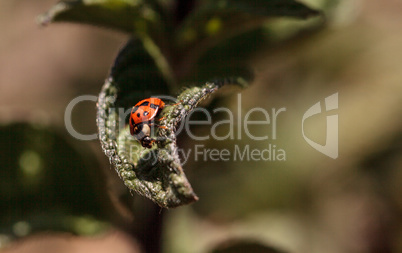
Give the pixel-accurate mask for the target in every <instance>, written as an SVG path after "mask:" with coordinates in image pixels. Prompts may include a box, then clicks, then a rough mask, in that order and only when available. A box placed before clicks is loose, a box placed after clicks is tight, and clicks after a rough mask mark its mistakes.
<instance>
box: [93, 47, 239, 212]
mask: <svg viewBox="0 0 402 253" xmlns="http://www.w3.org/2000/svg"><path fill="white" fill-rule="evenodd" d="M141 45H142V44H141V43H139V42H138V40H132V41H131V42H130V43H128V45H127V46H126V47H125V48H124V49H123V50H122V51H121V53H120V54H119V56H118V57H117V60H116V63H115V65H114V67H113V68H112V71H111V77H110V78H109V79H108V80H107V81H106V83H105V85H104V86H103V88H102V91H101V93H100V95H99V100H98V114H97V123H98V130H99V139H100V142H101V145H102V148H103V150H104V152H105V154H106V155H107V156H108V157H109V159H110V163H111V164H112V165H113V166H114V167H115V169H116V171H117V173H118V174H119V176H120V178H121V179H122V180H123V182H124V183H125V185H126V186H127V187H128V188H129V189H131V190H133V191H135V192H137V193H139V194H141V195H143V196H145V197H147V198H149V199H151V200H152V201H154V202H155V203H157V204H158V205H160V206H161V207H165V208H171V207H176V206H180V205H184V204H188V203H192V202H194V201H196V200H197V199H198V198H197V196H196V195H195V193H194V192H193V190H192V188H191V185H190V183H189V182H188V180H187V178H186V176H185V174H184V172H183V168H182V167H181V163H180V160H179V157H178V154H177V150H178V147H177V145H176V136H175V131H176V129H177V126H178V125H179V123H180V122H181V121H182V120H183V119H184V118H185V117H186V116H187V115H188V114H189V113H190V112H191V111H192V110H193V109H194V108H195V107H196V106H197V105H198V103H199V102H200V101H202V100H203V99H205V98H206V97H207V96H208V95H209V94H211V93H213V92H215V91H216V90H217V89H218V88H220V87H221V86H223V85H225V84H230V83H233V84H238V85H241V86H244V85H246V81H245V80H243V79H242V78H233V79H225V80H221V81H216V82H213V83H207V84H205V85H203V86H200V87H192V88H187V89H184V90H183V91H182V93H181V94H180V95H179V96H178V98H177V100H178V101H179V103H178V104H175V105H172V106H167V107H166V108H165V109H164V110H163V116H164V119H163V120H161V121H159V123H158V124H160V125H161V126H164V127H165V128H166V129H158V130H157V132H156V136H157V138H156V140H157V147H154V148H153V149H144V148H142V147H141V146H140V145H139V143H138V141H137V140H135V139H134V137H133V136H131V135H130V133H129V129H128V127H127V126H125V125H127V124H126V118H127V115H119V111H128V112H129V110H130V108H131V107H132V106H133V105H134V104H135V103H137V102H138V101H139V100H140V99H144V98H147V97H150V96H151V95H160V94H165V95H166V94H169V91H168V89H167V87H168V86H167V83H166V82H165V81H164V79H163V77H162V75H161V74H160V73H159V72H158V69H157V67H156V64H155V62H154V61H153V59H152V58H151V57H150V56H149V55H147V54H146V52H145V50H144V48H143V47H141Z"/></svg>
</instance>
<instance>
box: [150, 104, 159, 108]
mask: <svg viewBox="0 0 402 253" xmlns="http://www.w3.org/2000/svg"><path fill="white" fill-rule="evenodd" d="M149 107H151V108H152V109H158V106H157V105H156V104H152V103H151V105H150V106H149Z"/></svg>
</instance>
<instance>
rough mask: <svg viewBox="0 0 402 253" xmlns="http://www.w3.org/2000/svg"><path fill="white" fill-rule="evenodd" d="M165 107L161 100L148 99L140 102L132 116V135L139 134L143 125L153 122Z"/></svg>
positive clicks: (132, 111) (133, 110) (134, 108)
mask: <svg viewBox="0 0 402 253" xmlns="http://www.w3.org/2000/svg"><path fill="white" fill-rule="evenodd" d="M164 107H165V103H164V102H163V101H162V100H161V99H159V98H152V97H151V98H147V99H144V100H141V101H140V102H138V103H137V104H136V105H135V106H134V107H133V109H132V110H131V114H130V133H131V135H134V134H139V133H140V132H141V129H142V125H143V124H144V123H147V124H148V125H149V122H150V121H152V120H153V119H154V118H155V117H156V116H157V115H158V114H159V113H160V112H161V111H162V109H163V108H164Z"/></svg>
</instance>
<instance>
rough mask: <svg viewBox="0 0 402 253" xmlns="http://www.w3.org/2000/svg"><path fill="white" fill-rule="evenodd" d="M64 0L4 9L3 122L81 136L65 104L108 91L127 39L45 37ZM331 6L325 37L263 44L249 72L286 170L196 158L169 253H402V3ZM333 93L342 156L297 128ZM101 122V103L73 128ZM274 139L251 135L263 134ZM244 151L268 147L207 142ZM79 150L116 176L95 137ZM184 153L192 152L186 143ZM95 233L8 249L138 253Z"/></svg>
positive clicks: (53, 31)
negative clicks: (48, 15)
mask: <svg viewBox="0 0 402 253" xmlns="http://www.w3.org/2000/svg"><path fill="white" fill-rule="evenodd" d="M303 2H305V3H306V4H309V5H311V6H312V7H315V8H317V9H320V8H323V7H324V6H327V5H325V4H324V3H326V1H319V0H310V1H303ZM54 3H55V1H48V0H42V1H23V0H15V1H1V2H0V19H1V22H0V27H1V32H2V34H1V37H0V91H1V93H0V122H1V123H2V124H3V125H6V124H9V123H11V122H21V121H24V122H35V123H38V124H40V125H47V126H52V127H55V128H56V129H58V132H60V133H61V134H62V135H65V136H66V138H70V139H72V137H69V136H68V135H67V132H66V130H65V128H64V119H63V118H64V110H65V108H66V106H67V104H68V103H69V102H70V101H71V99H73V98H75V97H76V96H79V95H84V94H92V95H97V94H98V92H99V90H100V87H101V85H102V83H103V81H104V79H105V78H106V77H107V73H108V70H109V67H110V66H111V64H112V62H113V59H114V57H115V56H116V54H117V52H118V50H119V48H120V47H121V46H122V45H123V44H124V42H125V41H126V40H127V36H126V35H124V34H120V33H117V32H114V31H108V30H103V29H100V28H93V27H88V26H82V25H76V24H53V25H51V26H49V27H46V28H41V27H39V26H38V25H37V24H36V22H35V18H36V16H37V15H38V14H40V13H43V12H44V11H46V10H47V9H48V8H49V7H50V6H52V5H53V4H54ZM329 6H330V7H326V8H328V20H327V22H328V24H327V25H326V27H325V28H321V29H318V30H314V31H311V32H305V33H302V34H300V35H297V36H296V37H293V38H292V39H288V40H285V41H284V42H281V43H277V44H275V43H273V44H270V45H267V48H266V50H265V51H264V52H262V53H261V55H259V56H258V57H256V58H255V61H254V62H253V65H254V66H255V68H256V69H257V70H258V75H257V79H256V81H255V83H254V84H253V85H252V86H251V87H250V88H249V89H247V90H245V91H244V92H242V95H243V96H242V98H243V104H242V110H243V112H245V111H248V110H249V109H251V108H254V107H262V108H265V109H267V110H268V111H270V110H271V108H281V107H286V108H287V111H286V113H284V114H283V115H281V116H280V117H279V119H280V122H278V139H277V140H275V141H273V140H272V142H270V143H274V144H275V145H277V146H278V147H281V148H283V149H284V150H285V151H286V158H287V161H286V162H236V163H235V162H208V163H203V162H199V161H198V162H197V161H189V162H188V163H187V164H186V165H185V170H186V173H187V175H188V177H189V180H190V182H192V184H193V187H194V190H195V192H197V193H198V195H199V197H200V201H199V202H197V203H195V204H193V205H191V206H187V207H180V208H177V209H175V210H169V211H167V212H166V213H165V217H164V223H163V228H164V229H163V235H162V246H163V249H164V250H163V251H164V252H175V253H177V252H179V253H180V252H183V253H184V252H200V253H201V252H237V251H234V250H235V248H236V247H237V246H236V245H234V246H233V248H232V251H230V250H231V249H230V245H233V244H234V243H235V242H251V243H255V244H257V245H260V246H261V248H258V249H255V248H254V250H251V248H252V246H250V245H249V246H248V247H250V248H247V246H245V247H246V248H244V249H245V250H246V251H247V252H275V251H270V249H268V247H265V248H264V246H272V247H273V248H276V249H279V250H283V252H313V253H314V252H317V253H321V252H325V253H338V252H339V253H341V252H342V253H345V252H346V253H347V252H350V253H360V252H361V253H363V252H402V226H401V217H402V216H401V214H402V187H401V185H402V145H401V144H402V117H401V116H402V72H401V71H400V70H401V69H402V33H401V28H402V26H401V24H402V15H401V14H402V3H401V2H400V1H398V0H388V1H381V0H371V1H363V0H360V1H357V0H347V1H346V0H345V1H340V2H339V4H332V5H331V4H329ZM289 22H290V21H286V22H285V21H281V20H280V21H276V23H275V25H274V26H272V27H270V29H278V31H279V32H278V33H277V35H278V36H279V37H278V38H281V36H283V37H287V36H288V33H292V27H294V26H297V25H299V24H300V23H303V22H295V21H291V22H290V23H289ZM278 40H279V39H278ZM335 92H339V110H338V111H337V113H338V114H339V158H338V159H336V160H333V159H331V158H328V157H326V156H324V155H322V154H320V153H319V152H317V151H316V150H314V149H313V148H311V147H310V146H308V144H307V143H306V142H305V141H304V140H303V137H302V135H301V119H302V116H303V113H304V112H305V111H306V110H307V109H308V108H309V107H310V106H312V105H313V104H315V103H316V102H318V101H323V99H324V98H325V97H327V96H329V95H331V94H333V93H335ZM235 100H236V94H233V95H230V96H229V97H228V98H225V99H224V100H223V101H222V102H221V103H222V105H224V106H225V107H229V108H231V109H233V110H235V109H236V107H237V104H236V103H235ZM95 113H96V112H95V104H94V103H91V102H88V103H83V104H80V105H79V106H77V108H76V109H75V110H74V112H73V122H74V127H75V128H76V130H77V131H79V132H81V133H88V134H91V133H94V132H96V125H95ZM282 116H283V117H282ZM306 128H308V129H310V130H309V131H308V132H307V134H308V136H309V137H311V139H314V140H320V141H322V142H324V141H325V140H324V139H325V132H324V131H321V130H322V129H325V118H324V116H318V117H315V118H312V119H311V121H309V122H306ZM201 131H202V130H201ZM205 131H206V132H208V131H209V129H206V130H205ZM221 131H222V133H225V132H226V131H225V129H221ZM266 132H267V129H262V128H260V129H258V128H257V129H254V133H256V135H259V134H260V135H263V134H265V133H266ZM268 133H269V132H268ZM200 135H202V134H200ZM74 141H75V140H71V142H74ZM235 144H239V145H247V144H249V145H250V146H252V147H255V148H265V146H264V145H266V144H267V143H266V142H265V143H262V142H252V141H251V140H249V139H242V140H235V141H233V142H214V141H209V142H207V143H205V145H206V146H207V147H209V148H221V149H223V148H231V147H233V145H235ZM78 145H81V146H83V147H85V148H88V149H90V150H91V152H92V153H94V156H95V157H96V158H97V160H98V162H99V161H100V162H99V165H98V167H100V168H102V169H103V170H104V171H105V174H107V175H108V176H109V177H116V176H115V175H114V172H113V171H110V170H108V169H109V167H108V166H109V165H108V161H107V159H106V158H105V157H104V156H103V154H102V152H101V149H100V146H99V144H98V141H96V140H95V141H92V142H85V143H81V144H79V143H78ZM182 147H183V148H194V143H191V142H190V143H189V142H184V141H183V144H182ZM2 151H4V150H2ZM2 169H6V168H2ZM114 182H115V183H114V184H119V181H114ZM108 187H110V183H109V184H108ZM146 203H148V202H146ZM148 205H149V203H148ZM144 208H145V207H144ZM117 209H118V208H117ZM134 219H135V218H134ZM123 220H124V218H123ZM116 230H117V231H116ZM99 237H100V238H99ZM99 237H96V238H86V237H74V236H71V235H67V234H54V235H53V234H52V235H40V236H36V237H35V236H34V237H31V238H28V239H24V240H23V241H19V242H16V243H12V244H11V247H10V248H7V249H5V252H46V250H47V251H48V252H53V251H57V252H63V251H65V252H87V251H88V250H91V251H95V250H96V251H97V252H110V251H111V250H114V251H119V252H139V251H140V249H138V247H137V246H136V243H135V240H133V239H132V238H131V237H129V236H128V235H127V234H125V233H124V232H121V231H118V229H111V230H110V232H106V233H105V234H103V235H100V236H99ZM2 238H3V237H2ZM0 241H2V242H3V244H2V245H5V244H7V243H6V241H7V240H0ZM8 245H9V244H8ZM0 246H1V245H0ZM225 248H226V249H225ZM239 249H241V246H238V248H237V250H239ZM214 250H215V251H214ZM225 250H226V251H225ZM245 250H243V251H240V252H245ZM258 250H262V251H258Z"/></svg>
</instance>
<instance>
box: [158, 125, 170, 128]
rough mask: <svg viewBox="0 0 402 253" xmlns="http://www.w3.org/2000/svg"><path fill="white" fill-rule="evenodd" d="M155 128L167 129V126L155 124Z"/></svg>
mask: <svg viewBox="0 0 402 253" xmlns="http://www.w3.org/2000/svg"><path fill="white" fill-rule="evenodd" d="M155 126H156V127H157V128H162V129H169V128H168V127H167V126H161V125H155Z"/></svg>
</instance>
